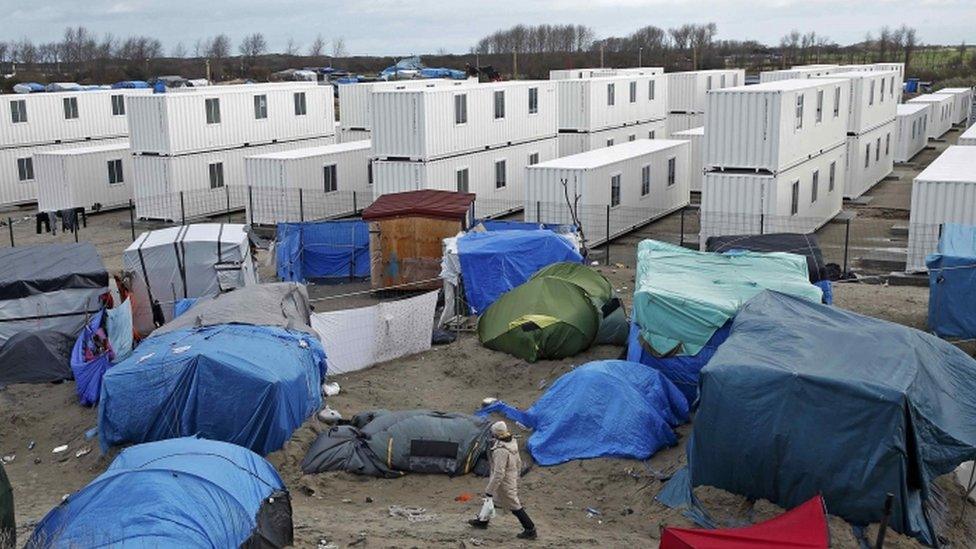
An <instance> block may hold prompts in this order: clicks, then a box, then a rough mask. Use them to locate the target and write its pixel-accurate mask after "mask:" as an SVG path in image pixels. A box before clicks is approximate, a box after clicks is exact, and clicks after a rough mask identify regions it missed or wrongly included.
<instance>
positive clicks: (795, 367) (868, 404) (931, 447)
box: [688, 291, 976, 544]
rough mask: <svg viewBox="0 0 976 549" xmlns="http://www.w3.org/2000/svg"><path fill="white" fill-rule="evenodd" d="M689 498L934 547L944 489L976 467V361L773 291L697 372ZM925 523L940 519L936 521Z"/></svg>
mask: <svg viewBox="0 0 976 549" xmlns="http://www.w3.org/2000/svg"><path fill="white" fill-rule="evenodd" d="M688 448H689V449H688V464H689V465H688V467H689V471H690V486H702V485H707V486H714V487H717V488H721V489H724V490H728V491H730V492H733V493H736V494H741V495H744V496H746V497H749V498H750V499H767V500H769V501H771V502H773V503H776V504H777V505H780V506H781V507H784V508H787V509H789V508H792V507H795V506H797V505H799V504H801V503H803V502H805V501H806V500H808V499H809V498H811V497H813V496H814V495H816V494H817V493H821V494H823V496H824V498H825V499H826V501H827V508H828V509H830V512H831V514H834V515H837V516H840V517H842V518H844V519H845V520H847V521H848V522H851V523H854V524H867V523H872V522H878V521H879V520H880V519H881V516H882V512H883V502H884V500H885V494H886V493H888V492H891V493H893V494H894V495H895V505H894V509H893V511H892V516H891V526H892V527H893V528H894V529H895V530H896V531H898V532H901V533H904V534H907V535H911V536H915V537H918V538H919V539H920V540H922V541H923V542H925V543H928V544H932V543H933V542H934V540H935V534H936V533H935V532H934V528H933V526H932V524H933V522H938V521H937V520H935V521H930V520H929V518H928V517H926V516H925V514H924V513H923V506H924V505H925V504H926V501H927V500H928V499H929V496H930V488H929V487H930V484H931V483H932V482H933V481H934V480H935V479H936V477H938V476H940V475H943V474H946V473H949V472H951V471H953V470H954V469H955V468H956V467H957V466H958V465H959V464H960V463H962V462H964V461H968V460H972V459H974V458H976V360H973V359H972V358H970V357H969V356H967V355H966V354H965V353H964V352H963V351H961V350H959V349H958V348H956V347H954V346H953V345H951V344H949V343H947V342H945V341H942V340H940V339H938V338H937V337H934V336H932V335H929V334H926V333H924V332H921V331H918V330H914V329H912V328H908V327H905V326H901V325H898V324H894V323H891V322H886V321H883V320H878V319H875V318H870V317H866V316H861V315H858V314H855V313H852V312H849V311H845V310H843V309H838V308H834V307H829V306H826V305H822V304H819V303H814V302H811V301H808V300H804V299H800V298H796V297H791V296H787V295H784V294H780V293H775V292H770V291H766V292H763V293H761V294H759V295H757V296H756V297H754V298H753V299H751V300H749V301H748V302H747V303H746V304H745V305H744V306H743V307H742V308H741V309H740V311H739V312H738V314H737V315H736V317H735V319H734V320H733V322H732V331H731V333H730V335H729V337H728V339H727V340H726V341H725V343H723V344H722V346H721V347H719V349H718V351H717V352H716V353H715V355H714V356H713V357H712V360H711V361H709V363H708V365H707V366H705V368H704V369H703V370H702V373H701V396H700V400H699V404H698V412H697V415H696V416H695V429H694V431H693V432H692V440H691V442H690V443H689V447H688ZM929 512H935V511H934V508H931V507H930V509H929Z"/></svg>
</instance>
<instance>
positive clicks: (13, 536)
mask: <svg viewBox="0 0 976 549" xmlns="http://www.w3.org/2000/svg"><path fill="white" fill-rule="evenodd" d="M16 546H17V521H15V520H14V490H13V488H11V487H10V481H9V480H7V473H6V471H4V470H3V465H2V464H0V549H7V547H16Z"/></svg>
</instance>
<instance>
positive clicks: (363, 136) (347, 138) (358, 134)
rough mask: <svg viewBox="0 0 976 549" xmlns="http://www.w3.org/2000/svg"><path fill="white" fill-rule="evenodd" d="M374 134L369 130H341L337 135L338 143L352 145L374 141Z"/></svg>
mask: <svg viewBox="0 0 976 549" xmlns="http://www.w3.org/2000/svg"><path fill="white" fill-rule="evenodd" d="M372 136H373V132H371V131H369V130H350V129H348V128H339V131H338V132H337V133H336V142H337V143H352V142H353V141H367V140H369V139H372Z"/></svg>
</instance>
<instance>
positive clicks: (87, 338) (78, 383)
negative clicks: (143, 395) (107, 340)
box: [71, 309, 112, 406]
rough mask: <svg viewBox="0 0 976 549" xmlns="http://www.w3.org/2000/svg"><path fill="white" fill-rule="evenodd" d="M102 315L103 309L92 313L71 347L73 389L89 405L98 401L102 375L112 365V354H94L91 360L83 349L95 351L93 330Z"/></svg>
mask: <svg viewBox="0 0 976 549" xmlns="http://www.w3.org/2000/svg"><path fill="white" fill-rule="evenodd" d="M104 315H105V309H102V310H100V311H98V312H97V313H95V314H94V315H92V317H91V319H89V320H88V324H85V327H84V328H83V329H82V330H81V333H80V334H78V339H76V340H75V346H74V348H72V349H71V371H72V373H74V376H75V391H76V392H77V393H78V399H79V400H80V401H81V404H82V405H84V406H91V405H92V404H95V403H96V402H98V395H99V393H100V392H101V387H102V377H103V376H104V375H105V372H106V371H107V370H108V369H109V368H111V367H112V356H111V353H109V352H108V351H105V352H103V353H101V354H97V355H95V356H94V358H92V359H91V360H87V361H86V360H85V350H91V352H92V353H94V352H95V349H96V347H95V332H97V331H98V330H99V329H100V328H101V326H102V317H103V316H104Z"/></svg>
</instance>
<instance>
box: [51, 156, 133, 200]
mask: <svg viewBox="0 0 976 549" xmlns="http://www.w3.org/2000/svg"><path fill="white" fill-rule="evenodd" d="M34 173H35V176H36V178H37V210H38V211H40V212H53V211H58V210H66V209H69V208H84V209H85V210H86V211H89V212H90V211H98V210H103V209H111V208H118V207H120V206H128V205H129V200H130V199H131V198H132V151H131V150H130V149H129V143H128V141H123V142H120V143H107V144H106V143H103V144H90V145H89V146H87V147H78V148H73V149H59V150H55V151H51V152H43V153H38V154H35V155H34Z"/></svg>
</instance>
